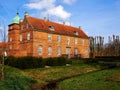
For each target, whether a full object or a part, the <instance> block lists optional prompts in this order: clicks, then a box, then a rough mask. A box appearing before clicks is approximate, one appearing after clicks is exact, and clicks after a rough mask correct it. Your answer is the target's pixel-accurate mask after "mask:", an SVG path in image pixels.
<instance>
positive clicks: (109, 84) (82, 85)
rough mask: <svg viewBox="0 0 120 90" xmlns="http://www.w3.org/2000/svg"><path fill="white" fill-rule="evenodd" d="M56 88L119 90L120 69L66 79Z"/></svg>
mask: <svg viewBox="0 0 120 90" xmlns="http://www.w3.org/2000/svg"><path fill="white" fill-rule="evenodd" d="M58 87H59V90H120V68H115V69H109V70H103V71H100V72H94V73H89V74H86V75H82V76H79V77H75V78H71V79H67V80H65V81H62V82H60V83H59V85H58Z"/></svg>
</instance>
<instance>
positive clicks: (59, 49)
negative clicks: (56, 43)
mask: <svg viewBox="0 0 120 90" xmlns="http://www.w3.org/2000/svg"><path fill="white" fill-rule="evenodd" d="M58 55H61V48H60V47H58Z"/></svg>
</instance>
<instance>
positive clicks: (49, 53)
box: [48, 47, 52, 55]
mask: <svg viewBox="0 0 120 90" xmlns="http://www.w3.org/2000/svg"><path fill="white" fill-rule="evenodd" d="M51 54H52V48H51V47H48V55H51Z"/></svg>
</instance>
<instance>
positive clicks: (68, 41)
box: [67, 37, 70, 45]
mask: <svg viewBox="0 0 120 90" xmlns="http://www.w3.org/2000/svg"><path fill="white" fill-rule="evenodd" d="M67 44H68V45H70V37H68V38H67Z"/></svg>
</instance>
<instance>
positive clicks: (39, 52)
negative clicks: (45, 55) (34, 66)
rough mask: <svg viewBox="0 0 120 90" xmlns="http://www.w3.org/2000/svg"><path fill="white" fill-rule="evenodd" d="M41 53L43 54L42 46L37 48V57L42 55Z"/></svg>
mask: <svg viewBox="0 0 120 90" xmlns="http://www.w3.org/2000/svg"><path fill="white" fill-rule="evenodd" d="M42 52H43V51H42V46H39V47H38V54H39V55H42Z"/></svg>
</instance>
